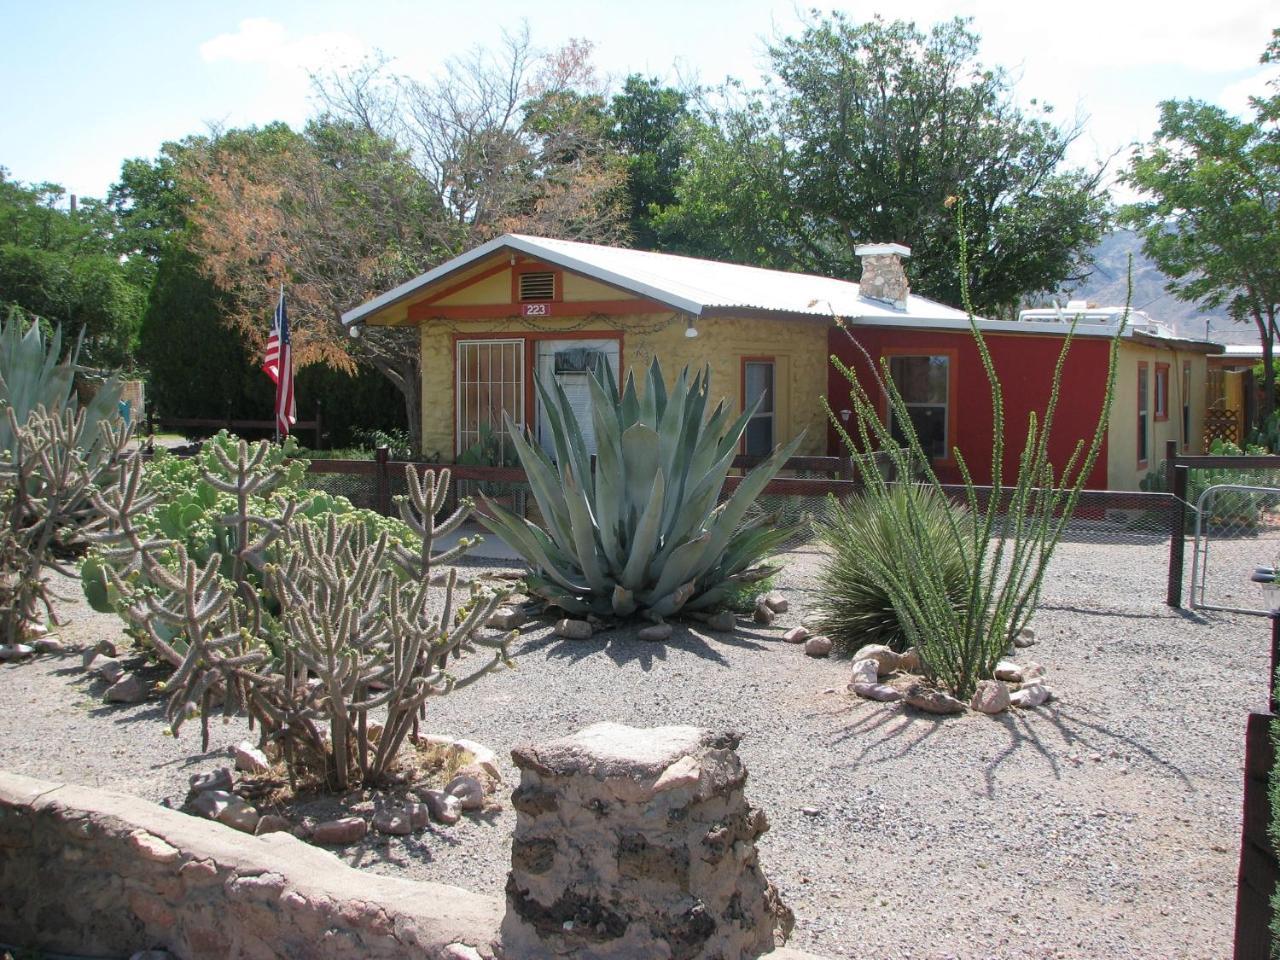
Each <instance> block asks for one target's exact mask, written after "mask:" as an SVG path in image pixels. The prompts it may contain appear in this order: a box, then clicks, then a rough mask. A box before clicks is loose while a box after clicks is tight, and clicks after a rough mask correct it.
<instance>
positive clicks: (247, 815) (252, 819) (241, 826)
mask: <svg viewBox="0 0 1280 960" xmlns="http://www.w3.org/2000/svg"><path fill="white" fill-rule="evenodd" d="M236 799H237V800H239V799H240V798H239V797H237V798H236ZM217 819H218V822H219V823H224V824H226V825H227V826H228V827H231V828H233V829H235V830H239V831H240V832H241V833H253V832H254V831H255V830H257V829H258V821H259V820H261V819H262V817H260V816H259V815H258V811H257V810H255V809H254V808H253V807H251V806H250V805H249V804H247V803H245V802H244V801H243V800H240V802H239V803H233V804H231V805H230V806H229V807H227V809H225V810H223V811H222V813H221V815H219V817H218V818H217Z"/></svg>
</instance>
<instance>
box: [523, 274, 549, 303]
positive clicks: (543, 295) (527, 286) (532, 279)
mask: <svg viewBox="0 0 1280 960" xmlns="http://www.w3.org/2000/svg"><path fill="white" fill-rule="evenodd" d="M555 298H556V275H555V274H554V273H552V272H551V271H550V270H547V271H545V272H544V271H539V272H537V273H522V274H520V302H521V303H529V302H531V301H532V302H537V301H541V300H554V299H555Z"/></svg>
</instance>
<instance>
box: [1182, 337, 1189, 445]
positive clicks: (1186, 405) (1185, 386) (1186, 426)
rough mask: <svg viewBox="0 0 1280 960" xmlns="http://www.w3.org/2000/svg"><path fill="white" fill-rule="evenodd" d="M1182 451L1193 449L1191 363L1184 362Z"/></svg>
mask: <svg viewBox="0 0 1280 960" xmlns="http://www.w3.org/2000/svg"><path fill="white" fill-rule="evenodd" d="M1181 396H1182V450H1183V452H1184V453H1185V452H1186V451H1188V450H1190V449H1191V361H1190V360H1183V361H1182V394H1181Z"/></svg>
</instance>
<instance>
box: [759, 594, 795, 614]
mask: <svg viewBox="0 0 1280 960" xmlns="http://www.w3.org/2000/svg"><path fill="white" fill-rule="evenodd" d="M764 602H765V605H766V606H768V608H769V609H770V610H772V611H773V612H774V613H786V612H787V610H788V609H790V607H791V604H789V603H787V598H786V597H784V596H783V595H782V594H780V593H779V592H778V591H777V590H774V591H772V592H770V593H767V594H765V597H764Z"/></svg>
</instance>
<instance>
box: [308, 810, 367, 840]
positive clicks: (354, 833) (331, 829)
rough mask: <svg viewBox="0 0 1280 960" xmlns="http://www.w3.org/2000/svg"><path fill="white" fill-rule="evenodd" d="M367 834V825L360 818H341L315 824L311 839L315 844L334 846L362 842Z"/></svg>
mask: <svg viewBox="0 0 1280 960" xmlns="http://www.w3.org/2000/svg"><path fill="white" fill-rule="evenodd" d="M368 832H369V824H368V823H366V822H365V821H364V819H363V818H362V817H341V818H339V819H337V820H326V821H324V822H323V823H317V824H316V825H315V828H314V829H313V830H312V831H311V839H312V841H313V842H315V843H323V844H328V845H334V846H336V845H339V844H345V843H356V842H358V841H360V840H363V839H364V835H365V834H366V833H368Z"/></svg>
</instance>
